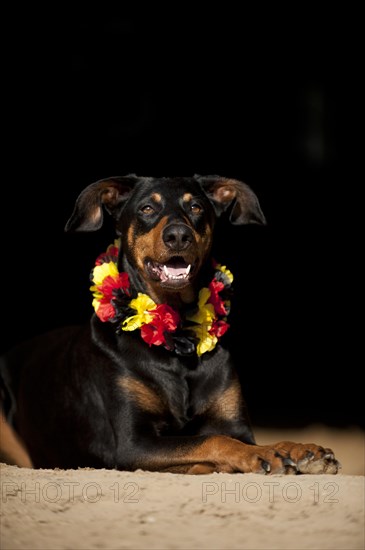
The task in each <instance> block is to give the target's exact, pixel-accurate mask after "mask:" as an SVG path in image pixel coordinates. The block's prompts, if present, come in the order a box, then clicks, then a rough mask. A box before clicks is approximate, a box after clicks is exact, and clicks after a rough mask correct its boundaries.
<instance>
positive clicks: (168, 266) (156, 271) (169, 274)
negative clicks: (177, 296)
mask: <svg viewBox="0 0 365 550" xmlns="http://www.w3.org/2000/svg"><path fill="white" fill-rule="evenodd" d="M194 267H195V266H194V264H191V263H188V262H186V261H185V260H184V258H182V257H181V256H174V257H172V258H170V259H169V260H168V261H166V262H165V263H159V262H155V261H153V260H147V261H146V270H147V273H148V275H149V276H150V278H151V279H153V280H154V281H159V282H160V283H161V285H162V286H164V287H166V288H168V287H170V288H183V287H184V286H186V285H188V284H189V282H190V280H191V278H192V276H193V273H194Z"/></svg>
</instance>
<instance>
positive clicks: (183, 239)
mask: <svg viewBox="0 0 365 550" xmlns="http://www.w3.org/2000/svg"><path fill="white" fill-rule="evenodd" d="M162 238H163V242H164V243H165V245H166V246H168V247H169V248H170V249H171V250H174V251H175V252H179V251H180V250H186V249H187V248H188V247H189V246H190V245H191V243H192V242H193V239H194V237H193V232H192V230H191V229H190V227H188V226H187V225H185V224H183V223H171V224H170V225H167V226H166V227H165V229H164V230H163V234H162Z"/></svg>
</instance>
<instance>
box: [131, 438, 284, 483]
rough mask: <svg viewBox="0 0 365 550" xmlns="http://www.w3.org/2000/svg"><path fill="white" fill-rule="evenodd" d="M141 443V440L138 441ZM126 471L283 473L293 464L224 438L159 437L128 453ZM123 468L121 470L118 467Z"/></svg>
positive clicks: (264, 451)
mask: <svg viewBox="0 0 365 550" xmlns="http://www.w3.org/2000/svg"><path fill="white" fill-rule="evenodd" d="M140 441H141V440H140ZM133 455H134V456H135V459H133V458H132V461H133V464H129V465H128V468H129V469H137V468H141V469H145V470H152V471H165V472H174V473H187V474H202V473H211V472H256V473H263V474H266V473H286V472H287V470H288V469H290V470H291V468H292V461H287V459H285V458H283V457H281V456H280V455H279V453H276V452H275V451H274V450H272V449H266V448H265V447H258V446H256V445H247V444H245V443H242V442H241V441H238V440H237V439H233V438H231V437H228V436H224V435H213V436H196V437H160V438H154V439H149V440H148V443H147V442H144V444H143V447H142V446H140V445H138V448H135V449H133V450H131V453H130V456H133ZM121 467H122V468H123V466H122V465H121Z"/></svg>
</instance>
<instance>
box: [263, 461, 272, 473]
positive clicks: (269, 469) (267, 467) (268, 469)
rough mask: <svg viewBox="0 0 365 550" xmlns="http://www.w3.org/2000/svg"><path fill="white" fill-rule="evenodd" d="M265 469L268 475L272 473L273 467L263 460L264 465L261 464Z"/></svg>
mask: <svg viewBox="0 0 365 550" xmlns="http://www.w3.org/2000/svg"><path fill="white" fill-rule="evenodd" d="M261 465H262V467H263V469H264V470H265V473H266V474H268V473H270V471H271V466H270V464H269V463H268V462H267V461H266V460H263V461H262V463H261Z"/></svg>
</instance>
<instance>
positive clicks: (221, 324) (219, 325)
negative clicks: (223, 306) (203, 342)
mask: <svg viewBox="0 0 365 550" xmlns="http://www.w3.org/2000/svg"><path fill="white" fill-rule="evenodd" d="M228 329H229V324H228V323H226V321H213V324H212V328H211V329H210V330H209V333H210V334H214V335H215V336H217V338H220V337H221V336H223V334H225V333H226V332H227V330H228Z"/></svg>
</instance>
